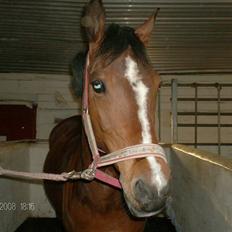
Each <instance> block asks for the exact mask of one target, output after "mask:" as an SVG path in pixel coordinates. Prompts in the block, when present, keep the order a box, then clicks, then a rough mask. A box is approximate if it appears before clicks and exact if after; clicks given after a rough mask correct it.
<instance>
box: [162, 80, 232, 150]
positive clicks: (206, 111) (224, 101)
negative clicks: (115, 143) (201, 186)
mask: <svg viewBox="0 0 232 232" xmlns="http://www.w3.org/2000/svg"><path fill="white" fill-rule="evenodd" d="M165 87H166V88H171V99H170V100H171V142H172V143H181V144H186V145H192V146H194V147H199V146H217V152H218V154H221V147H222V146H232V137H231V140H230V141H228V139H227V142H224V141H225V139H226V138H225V137H226V135H225V134H226V133H222V132H223V130H224V128H230V129H232V83H178V81H177V80H176V79H173V80H172V81H171V83H163V84H162V88H165ZM183 89H185V91H186V92H191V93H192V94H191V96H189V95H188V96H187V97H186V96H181V94H179V92H180V90H183ZM207 91H208V92H210V94H208V95H210V96H207V97H205V95H207V94H204V93H205V92H207ZM223 91H224V92H226V93H227V94H226V95H227V96H225V94H222V92H223ZM202 92H203V95H204V96H202ZM230 93H231V94H230ZM158 99H159V100H158V114H159V116H160V112H161V110H162V108H161V105H162V104H161V102H160V98H159V97H158ZM180 104H182V105H183V106H186V107H184V109H183V107H179V106H180ZM200 104H201V105H202V104H204V105H203V106H204V107H202V106H200ZM190 106H191V107H190ZM209 106H211V108H210V107H209ZM181 108H182V109H181ZM202 117H205V121H204V122H202V120H201V119H202ZM159 118H160V117H159ZM183 119H184V120H183ZM190 119H191V120H190ZM161 120H162V118H161ZM185 121H187V122H185ZM189 121H190V122H189ZM159 125H161V123H160V122H159ZM159 128H160V130H159V136H160V133H161V132H160V131H161V126H159ZM181 128H192V132H191V134H192V135H191V136H192V141H191V142H185V141H182V140H181V138H180V137H181V136H180V135H179V131H180V130H181ZM210 128H215V136H214V137H215V139H214V141H207V142H202V141H200V139H199V135H200V134H201V132H200V130H201V129H203V131H207V130H208V131H210ZM230 133H231V132H230ZM211 134H212V132H211ZM209 135H210V132H209ZM186 136H190V133H189V132H188V134H187V135H186ZM182 137H183V136H182Z"/></svg>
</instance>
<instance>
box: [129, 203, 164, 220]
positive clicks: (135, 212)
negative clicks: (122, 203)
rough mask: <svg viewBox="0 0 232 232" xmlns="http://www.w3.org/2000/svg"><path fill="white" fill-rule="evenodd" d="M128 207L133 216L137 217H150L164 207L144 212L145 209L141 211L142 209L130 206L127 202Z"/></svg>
mask: <svg viewBox="0 0 232 232" xmlns="http://www.w3.org/2000/svg"><path fill="white" fill-rule="evenodd" d="M127 205H128V208H129V210H130V213H131V214H132V215H133V216H134V217H137V218H147V217H151V216H155V215H157V214H159V213H161V212H162V211H163V210H164V208H161V209H159V210H157V211H153V212H146V211H143V210H138V209H136V208H134V207H132V206H131V205H130V204H128V203H127Z"/></svg>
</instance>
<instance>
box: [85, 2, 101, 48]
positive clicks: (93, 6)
mask: <svg viewBox="0 0 232 232" xmlns="http://www.w3.org/2000/svg"><path fill="white" fill-rule="evenodd" d="M81 24H82V26H84V28H85V31H86V35H87V38H88V41H89V50H90V52H91V50H95V49H96V48H97V47H98V46H99V43H100V42H101V40H102V38H103V35H104V30H105V10H104V7H103V5H102V1H101V0H91V1H90V2H89V4H88V5H87V7H86V10H85V14H84V17H83V18H82V20H81Z"/></svg>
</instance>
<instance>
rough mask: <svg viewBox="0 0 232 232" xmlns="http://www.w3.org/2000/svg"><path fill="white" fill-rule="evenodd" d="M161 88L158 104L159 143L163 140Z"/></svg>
mask: <svg viewBox="0 0 232 232" xmlns="http://www.w3.org/2000/svg"><path fill="white" fill-rule="evenodd" d="M160 92H161V88H160V89H159V91H158V94H157V102H158V109H157V110H158V123H159V130H158V137H159V141H160V140H161V93H160Z"/></svg>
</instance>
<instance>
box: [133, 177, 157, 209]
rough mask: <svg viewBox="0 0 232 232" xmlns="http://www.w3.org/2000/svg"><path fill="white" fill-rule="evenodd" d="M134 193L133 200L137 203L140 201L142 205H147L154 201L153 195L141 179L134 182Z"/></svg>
mask: <svg viewBox="0 0 232 232" xmlns="http://www.w3.org/2000/svg"><path fill="white" fill-rule="evenodd" d="M134 193H135V198H136V199H137V200H138V201H140V202H141V203H142V204H143V205H146V204H148V203H149V202H151V201H152V200H153V199H154V193H153V192H152V191H151V189H150V188H149V187H148V186H147V185H146V184H145V183H144V181H143V180H141V179H139V180H137V181H136V183H135V186H134Z"/></svg>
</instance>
